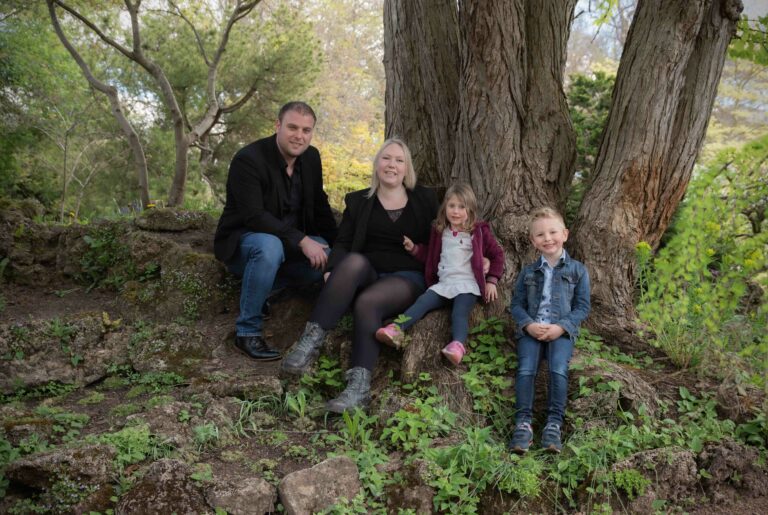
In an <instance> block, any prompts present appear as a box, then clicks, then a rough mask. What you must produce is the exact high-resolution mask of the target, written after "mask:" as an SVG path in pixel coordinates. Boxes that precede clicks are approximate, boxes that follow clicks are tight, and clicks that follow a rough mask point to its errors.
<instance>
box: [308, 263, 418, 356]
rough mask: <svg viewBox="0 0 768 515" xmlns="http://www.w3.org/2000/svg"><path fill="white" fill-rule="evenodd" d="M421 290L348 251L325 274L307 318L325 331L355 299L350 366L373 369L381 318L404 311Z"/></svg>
mask: <svg viewBox="0 0 768 515" xmlns="http://www.w3.org/2000/svg"><path fill="white" fill-rule="evenodd" d="M421 293H422V289H421V288H420V287H419V286H418V285H417V284H415V283H413V282H412V281H409V280H408V279H406V278H404V277H400V276H397V275H386V276H385V277H382V278H379V275H378V274H377V273H376V270H374V268H373V266H371V263H370V261H368V258H366V257H365V256H363V255H362V254H358V253H356V252H351V253H349V254H347V255H346V256H345V257H344V259H343V260H341V262H340V263H339V264H338V265H336V267H335V268H334V270H333V273H331V275H330V276H329V277H328V282H326V283H325V286H324V287H323V290H322V292H320V297H319V298H318V299H317V303H316V304H315V308H314V309H313V310H312V314H311V315H310V317H309V320H310V321H311V322H316V323H318V324H320V327H322V328H323V329H325V330H329V329H333V328H334V327H336V324H338V323H339V320H341V317H342V316H343V315H344V313H345V312H346V311H347V309H349V306H350V305H351V304H352V303H353V302H354V306H353V311H352V315H353V320H354V330H353V333H352V367H364V368H367V369H368V370H373V369H374V368H375V367H376V361H377V360H378V359H379V352H380V350H381V347H380V345H381V344H379V342H377V341H376V338H375V337H374V333H375V332H376V330H377V329H378V328H379V327H381V326H382V325H383V324H384V320H385V319H387V318H391V317H393V316H395V315H398V314H400V313H402V312H403V311H405V309H406V308H408V307H409V306H410V305H411V304H413V302H414V301H415V300H416V298H417V297H418V296H419V295H420V294H421Z"/></svg>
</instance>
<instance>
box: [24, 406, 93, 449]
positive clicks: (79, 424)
mask: <svg viewBox="0 0 768 515" xmlns="http://www.w3.org/2000/svg"><path fill="white" fill-rule="evenodd" d="M35 414H36V415H39V416H41V417H44V418H46V419H49V420H51V421H52V425H51V429H52V430H53V433H54V435H55V436H57V437H58V439H60V440H61V442H63V443H71V442H75V441H77V439H78V437H79V436H80V430H81V429H82V428H83V427H85V425H86V424H87V423H88V422H89V421H90V419H91V417H89V416H88V415H85V414H83V413H70V412H67V411H64V410H63V409H61V408H57V407H53V406H46V405H44V404H41V405H40V406H38V407H37V408H35Z"/></svg>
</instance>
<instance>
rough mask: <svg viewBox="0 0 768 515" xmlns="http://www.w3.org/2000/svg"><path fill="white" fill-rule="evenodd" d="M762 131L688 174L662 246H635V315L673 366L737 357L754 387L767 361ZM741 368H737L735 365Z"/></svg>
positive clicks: (767, 186) (767, 147)
mask: <svg viewBox="0 0 768 515" xmlns="http://www.w3.org/2000/svg"><path fill="white" fill-rule="evenodd" d="M766 156H768V136H765V137H763V138H760V139H759V140H757V141H754V142H752V143H749V144H747V145H745V146H744V147H742V148H739V149H730V150H728V151H726V152H723V153H721V154H720V155H719V157H718V159H717V160H715V162H713V163H712V164H711V165H710V166H708V167H707V168H706V169H704V170H702V172H701V173H700V174H699V175H698V176H697V177H695V178H694V180H693V181H692V182H691V185H690V187H689V189H688V193H687V196H686V199H685V201H684V203H683V205H682V207H681V208H680V211H679V214H678V217H677V221H676V222H675V223H674V225H673V226H672V228H671V231H670V236H669V239H668V241H667V244H666V246H665V247H663V248H662V249H660V250H659V252H658V254H657V255H656V256H653V255H652V254H651V249H650V247H649V246H648V245H647V244H644V243H642V242H641V243H640V244H639V245H638V248H637V253H638V265H639V267H638V271H639V273H638V277H639V287H640V288H639V289H640V298H639V302H638V306H637V309H638V313H639V316H640V320H641V322H643V323H644V324H645V325H646V326H647V327H648V329H649V332H650V335H651V336H652V337H653V342H654V344H655V345H657V346H659V347H660V348H662V349H663V350H664V351H665V352H666V353H667V354H668V355H669V356H670V357H671V358H672V360H673V361H674V362H675V363H676V364H677V365H679V366H683V367H686V366H690V365H699V364H702V360H703V357H705V356H706V357H707V358H708V360H707V362H708V363H711V364H712V368H713V369H714V370H713V371H714V372H718V369H719V370H720V371H722V370H723V369H725V370H728V369H730V370H732V369H733V367H722V366H720V362H721V360H722V359H729V358H728V356H729V355H734V354H735V355H737V356H739V358H740V359H742V360H743V361H744V362H745V363H746V368H747V370H748V371H749V370H751V374H752V375H751V379H752V381H753V382H755V383H756V384H758V385H760V386H762V385H763V384H765V377H764V374H763V373H761V371H764V370H765V368H766V365H768V331H766V328H767V327H768V303H766V297H765V294H764V291H765V290H766V288H768V281H767V279H766V277H767V276H766V274H765V272H766V270H768V260H767V258H766V252H765V249H766V245H768V231H766V230H764V227H763V223H762V221H763V219H764V218H765V215H766V204H765V199H766V198H768V183H766V182H765V179H764V176H765V172H764V169H765V168H764V162H765V159H766ZM739 368H743V367H739Z"/></svg>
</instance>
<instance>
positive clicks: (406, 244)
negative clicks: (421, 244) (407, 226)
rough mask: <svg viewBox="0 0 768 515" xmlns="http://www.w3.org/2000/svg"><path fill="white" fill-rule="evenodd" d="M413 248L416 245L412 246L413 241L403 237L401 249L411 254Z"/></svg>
mask: <svg viewBox="0 0 768 515" xmlns="http://www.w3.org/2000/svg"><path fill="white" fill-rule="evenodd" d="M415 246H416V245H414V244H413V240H411V239H410V238H409V237H408V236H406V235H403V247H405V250H407V251H408V253H409V254H411V253H413V249H414V247H415Z"/></svg>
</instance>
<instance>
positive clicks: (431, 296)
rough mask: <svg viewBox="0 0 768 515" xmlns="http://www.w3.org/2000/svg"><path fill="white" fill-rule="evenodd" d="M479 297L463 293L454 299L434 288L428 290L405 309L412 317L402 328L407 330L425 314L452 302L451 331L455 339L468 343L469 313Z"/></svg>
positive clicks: (408, 315)
mask: <svg viewBox="0 0 768 515" xmlns="http://www.w3.org/2000/svg"><path fill="white" fill-rule="evenodd" d="M479 298H480V297H478V296H477V295H474V294H472V293H461V294H459V295H456V297H454V298H453V299H447V298H445V297H443V296H442V295H438V294H437V293H435V292H434V291H432V290H427V291H425V292H424V293H422V294H421V295H420V296H419V298H418V299H416V302H414V303H413V305H412V306H411V307H410V308H408V309H407V310H405V313H403V314H404V315H405V316H407V317H410V319H409V320H408V321H407V322H405V323H403V324H401V325H400V329H402V330H403V331H405V330H406V329H408V328H409V327H411V326H412V325H413V324H415V323H416V322H418V321H419V320H421V319H422V318H424V315H426V314H427V313H429V312H430V311H433V310H435V309H439V308H442V307H443V306H445V305H447V304H449V303H451V302H452V303H453V311H452V313H451V333H452V335H453V339H454V340H458V341H460V342H461V343H467V336H468V335H469V313H470V312H471V311H472V308H473V307H474V305H475V303H476V302H477V299H479Z"/></svg>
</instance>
